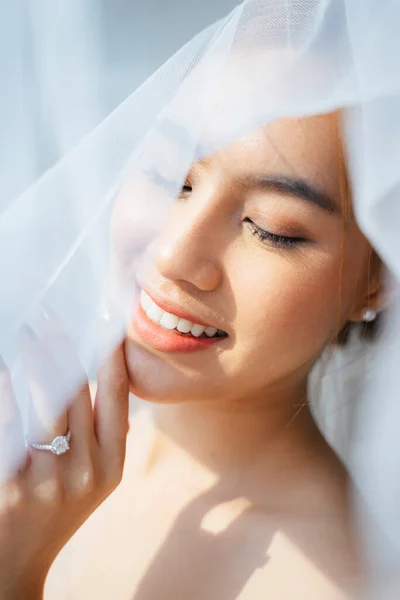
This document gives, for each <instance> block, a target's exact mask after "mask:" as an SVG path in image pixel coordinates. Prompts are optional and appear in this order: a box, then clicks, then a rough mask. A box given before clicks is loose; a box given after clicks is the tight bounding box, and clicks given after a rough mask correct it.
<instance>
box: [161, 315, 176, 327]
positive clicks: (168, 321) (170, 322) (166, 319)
mask: <svg viewBox="0 0 400 600" xmlns="http://www.w3.org/2000/svg"><path fill="white" fill-rule="evenodd" d="M178 323H179V317H177V316H175V315H171V313H167V312H165V313H164V314H163V316H162V317H161V320H160V325H162V326H163V327H165V328H166V329H171V330H172V329H176V327H177V325H178Z"/></svg>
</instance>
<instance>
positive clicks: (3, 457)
mask: <svg viewBox="0 0 400 600" xmlns="http://www.w3.org/2000/svg"><path fill="white" fill-rule="evenodd" d="M25 460H26V448H25V442H24V433H23V426H22V420H21V415H20V412H19V409H18V405H17V402H16V399H15V395H14V390H13V386H12V382H11V375H10V372H9V370H8V368H7V365H6V364H5V363H4V361H3V359H2V358H1V357H0V486H1V484H2V483H4V482H5V481H6V480H8V479H10V478H11V477H12V476H13V475H14V474H15V473H16V472H17V471H18V469H21V467H22V466H23V464H24V462H25Z"/></svg>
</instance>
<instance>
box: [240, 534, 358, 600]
mask: <svg viewBox="0 0 400 600" xmlns="http://www.w3.org/2000/svg"><path fill="white" fill-rule="evenodd" d="M267 563H268V566H267V569H266V570H265V569H262V568H259V569H256V570H255V571H254V574H253V576H252V577H251V578H250V579H249V580H248V583H247V584H246V585H245V587H244V590H243V598H261V597H262V595H263V594H262V590H265V589H269V590H274V594H275V595H274V600H279V599H280V598H285V600H286V599H292V598H293V599H296V600H298V599H300V598H321V599H322V598H323V599H324V600H345V599H346V598H348V596H346V594H345V593H344V592H343V591H341V590H340V588H339V587H337V586H335V585H334V583H333V582H332V579H330V578H328V577H326V576H325V575H324V574H323V572H321V571H320V570H318V569H317V568H316V566H315V564H314V563H313V561H312V560H309V559H308V558H307V557H306V556H305V555H304V554H303V553H302V551H301V550H300V548H299V547H298V546H297V545H295V544H294V543H293V542H291V541H290V539H289V538H288V537H287V536H286V535H284V534H283V533H282V532H281V531H278V532H277V533H276V534H275V535H274V537H273V539H272V541H271V544H270V546H269V548H268V555H267ZM266 577H267V579H268V582H267V581H266Z"/></svg>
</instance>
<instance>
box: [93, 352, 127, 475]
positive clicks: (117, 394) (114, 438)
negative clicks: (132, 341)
mask: <svg viewBox="0 0 400 600" xmlns="http://www.w3.org/2000/svg"><path fill="white" fill-rule="evenodd" d="M128 399H129V381H128V374H127V371H126V366H125V357H124V351H123V346H122V345H121V346H119V347H118V348H117V350H115V352H113V354H111V356H110V357H109V358H108V359H107V361H106V362H105V364H104V365H103V367H102V368H101V369H100V371H99V374H98V387H97V393H96V399H95V406H94V427H95V434H96V438H97V442H98V445H99V447H100V451H101V455H102V458H103V462H104V464H105V466H106V467H107V466H108V467H109V468H110V469H114V468H115V469H117V470H119V469H121V471H122V466H123V463H124V459H125V447H126V435H127V433H128V412H129V411H128Z"/></svg>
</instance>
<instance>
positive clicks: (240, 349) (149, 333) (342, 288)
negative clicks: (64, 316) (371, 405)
mask: <svg viewBox="0 0 400 600" xmlns="http://www.w3.org/2000/svg"><path fill="white" fill-rule="evenodd" d="M337 120H338V117H337V115H329V116H320V117H312V118H307V119H298V120H297V119H296V120H295V119H285V120H279V121H276V122H274V123H272V124H271V125H269V126H268V127H267V128H265V129H263V130H260V131H257V132H256V133H254V134H252V135H250V136H248V137H247V138H245V139H243V140H240V141H238V142H236V143H234V144H233V145H231V146H229V147H228V148H226V149H224V150H221V151H219V152H217V153H215V154H214V155H212V156H210V157H208V158H207V159H205V160H202V161H199V162H196V163H194V164H193V165H192V166H191V168H190V170H189V173H188V175H187V179H186V182H185V186H184V188H183V190H182V193H181V196H180V199H179V200H178V201H176V203H175V205H174V207H173V210H172V212H171V214H170V216H169V219H168V222H167V224H166V226H165V227H164V229H163V231H162V234H161V235H160V237H159V238H158V239H157V243H156V253H155V257H154V261H153V263H152V265H151V268H150V269H149V272H148V273H147V276H146V279H145V282H144V284H143V285H144V287H145V289H146V291H147V293H148V294H149V295H150V298H152V300H149V299H148V298H146V299H145V300H144V302H143V306H144V309H145V310H143V308H140V309H139V310H138V312H137V314H136V316H135V318H134V323H133V325H132V327H131V328H130V331H129V336H128V339H127V341H126V358H127V364H128V369H129V373H130V378H131V385H132V391H133V392H134V393H136V394H137V395H139V396H141V397H143V398H146V399H149V400H154V401H171V402H172V401H183V400H189V399H191V400H193V399H202V398H213V399H216V400H218V399H220V400H229V401H232V400H242V399H243V400H247V401H250V400H251V399H252V400H254V401H257V402H258V401H260V400H261V401H262V399H263V398H265V397H267V396H268V395H271V394H273V393H277V394H279V395H284V396H285V395H290V396H291V397H293V396H296V394H300V393H302V392H303V391H304V387H305V382H306V378H307V374H308V373H309V371H310V369H311V367H312V366H313V364H314V363H315V361H316V359H317V358H318V357H319V355H320V354H321V352H322V350H323V349H324V347H325V346H326V344H328V343H329V342H330V341H331V340H332V339H333V338H334V337H335V335H336V333H337V331H338V329H340V327H341V326H342V325H343V324H344V323H345V322H346V320H347V319H349V318H350V317H351V316H352V315H354V314H355V313H354V311H359V310H361V308H362V307H363V306H364V300H365V297H366V292H367V272H368V257H369V252H370V247H369V245H368V243H367V241H366V240H365V238H364V237H363V236H362V234H361V232H360V231H359V229H358V227H357V225H356V224H355V222H354V220H353V218H352V217H351V215H350V216H349V215H347V216H346V215H344V214H343V198H342V195H343V191H342V190H343V175H341V174H343V165H341V158H340V151H339V148H340V144H339V138H338V122H337ZM152 179H153V181H152V182H149V183H147V184H146V186H144V187H142V190H146V193H151V189H153V191H154V193H157V192H156V189H157V186H160V185H161V186H162V185H163V184H164V183H163V181H162V174H160V175H154V174H153V175H152ZM138 191H139V187H138V188H137V189H135V188H134V187H132V189H130V191H129V193H130V194H135V193H138ZM123 207H124V202H122V203H120V205H117V208H116V212H115V215H114V223H115V224H116V228H115V231H118V241H117V255H118V254H119V255H120V256H121V257H122V256H124V260H125V262H126V256H127V255H128V254H129V252H128V251H127V248H128V247H129V243H130V241H129V240H130V237H132V236H134V232H132V231H131V232H130V231H129V226H130V225H129V220H127V219H126V218H124V208H123ZM345 229H346V232H345ZM344 239H346V243H345V244H344ZM121 263H122V259H121ZM154 302H155V304H156V305H158V309H157V306H155V304H154ZM162 309H164V311H167V312H168V313H170V314H172V315H176V316H175V318H174V317H173V316H169V317H168V316H164V318H163V313H162ZM145 311H147V312H148V313H149V317H150V318H149V317H147V316H146V314H145ZM161 318H163V321H162V322H161V325H160V324H159V321H160V319H161ZM182 318H184V321H185V322H186V323H187V321H189V322H190V327H192V325H194V324H197V325H200V326H201V325H203V328H204V327H205V326H208V327H210V328H211V329H208V331H207V332H206V333H203V334H202V337H201V338H196V336H197V335H198V334H199V333H201V331H202V330H201V328H197V329H195V330H193V329H192V332H193V333H194V334H195V335H194V336H193V335H191V334H190V333H189V334H182V333H179V332H177V331H176V329H175V330H174V331H172V332H170V331H168V329H166V328H167V327H170V328H171V327H175V328H176V327H178V328H180V329H183V330H184V329H185V327H184V323H183V322H182V321H180V320H179V319H182ZM154 321H156V323H154ZM179 323H181V325H179ZM182 323H183V325H182ZM186 327H189V326H188V325H186ZM216 329H217V330H220V331H223V332H225V333H226V336H225V337H218V336H219V335H222V334H220V333H219V334H217V337H216V338H215V337H212V338H211V339H210V338H208V336H207V334H208V335H213V334H215V330H216ZM178 338H179V339H178ZM189 338H190V339H189ZM185 339H186V341H184V340H185ZM196 340H197V341H196Z"/></svg>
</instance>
